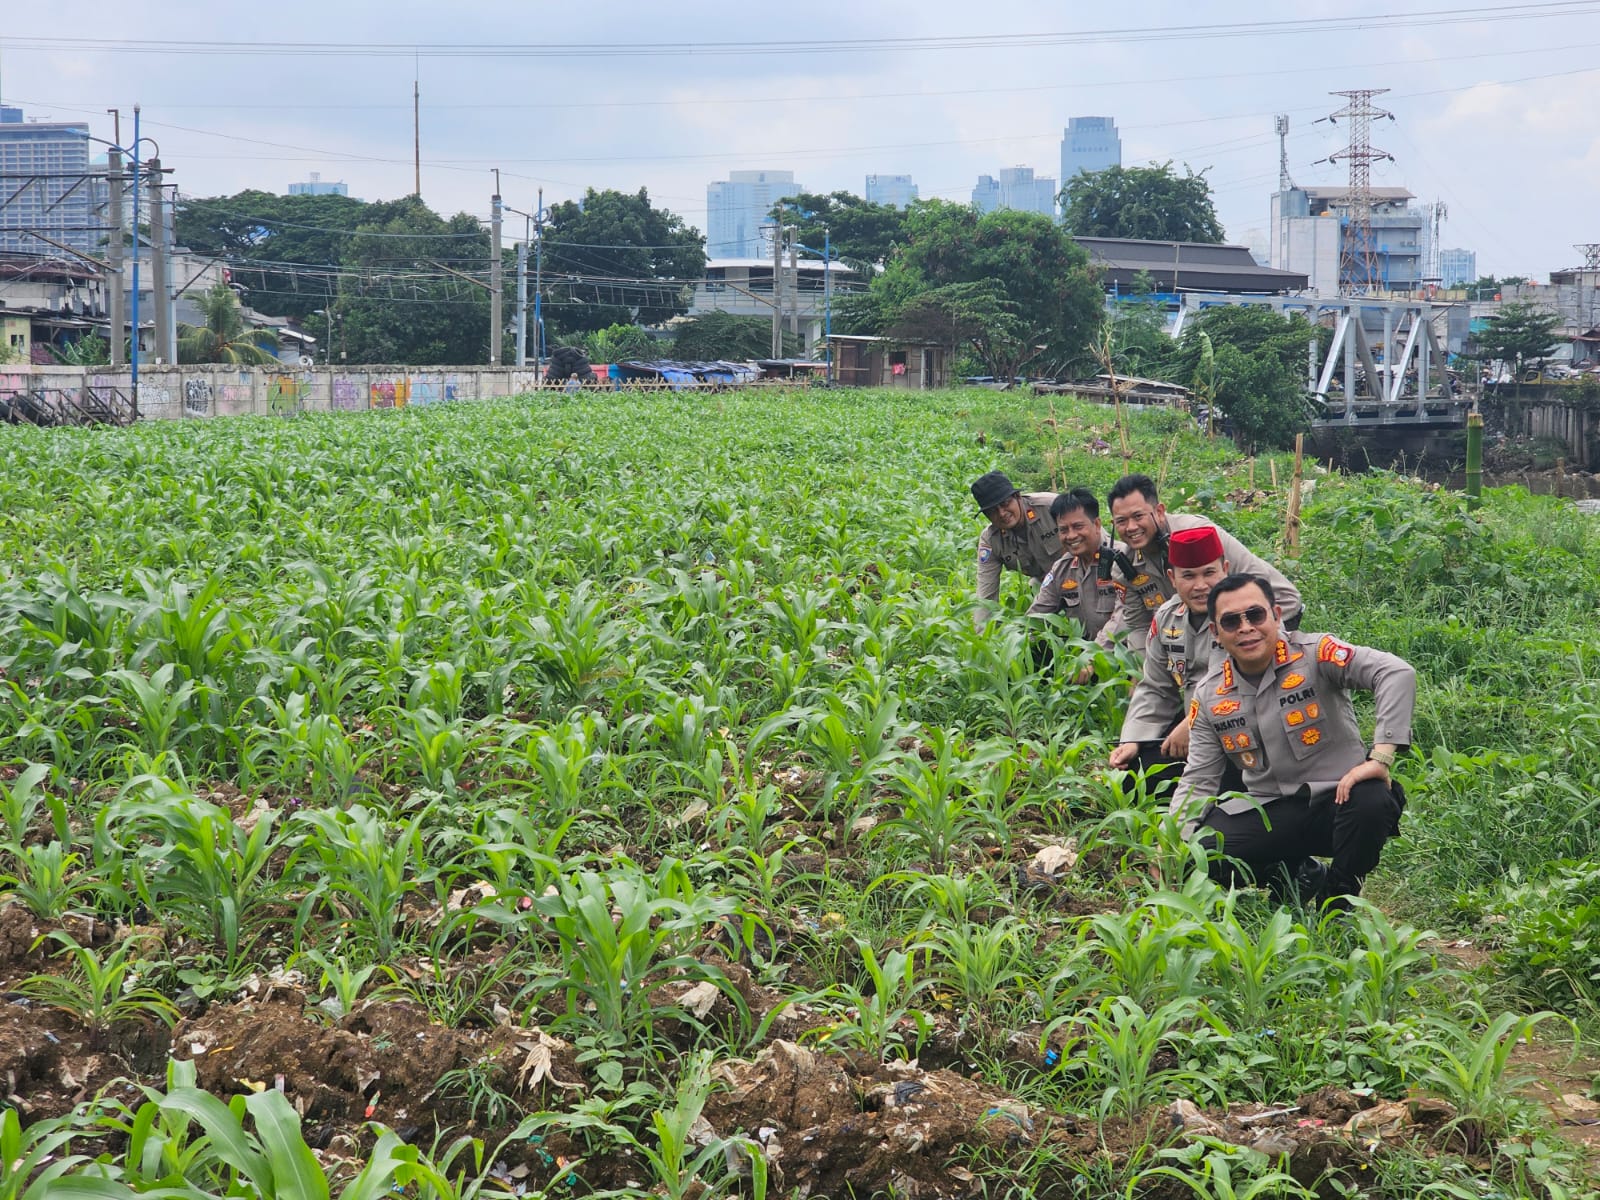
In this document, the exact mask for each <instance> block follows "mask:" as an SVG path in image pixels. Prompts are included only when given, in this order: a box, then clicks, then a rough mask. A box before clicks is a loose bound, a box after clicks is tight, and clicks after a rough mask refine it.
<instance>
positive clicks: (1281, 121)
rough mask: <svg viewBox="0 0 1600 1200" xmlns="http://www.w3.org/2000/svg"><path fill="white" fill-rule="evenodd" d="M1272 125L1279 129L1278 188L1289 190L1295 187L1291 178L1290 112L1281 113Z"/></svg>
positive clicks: (1281, 190) (1284, 190) (1283, 190)
mask: <svg viewBox="0 0 1600 1200" xmlns="http://www.w3.org/2000/svg"><path fill="white" fill-rule="evenodd" d="M1272 127H1273V128H1274V129H1276V130H1277V131H1278V190H1279V191H1280V192H1287V191H1288V190H1289V189H1290V188H1292V187H1294V180H1293V179H1291V178H1289V114H1288V113H1279V114H1278V115H1277V117H1276V118H1275V119H1274V120H1273V122H1272Z"/></svg>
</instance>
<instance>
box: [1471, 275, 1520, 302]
mask: <svg viewBox="0 0 1600 1200" xmlns="http://www.w3.org/2000/svg"><path fill="white" fill-rule="evenodd" d="M1531 282H1533V281H1532V280H1530V279H1529V278H1528V277H1527V276H1526V275H1504V276H1501V277H1500V278H1498V279H1497V278H1495V276H1493V275H1480V276H1478V280H1477V282H1476V283H1469V284H1467V285H1466V289H1467V299H1469V300H1498V299H1499V298H1500V297H1501V295H1503V294H1504V293H1505V292H1508V291H1510V290H1511V289H1512V288H1514V287H1518V286H1520V285H1522V284H1525V283H1531Z"/></svg>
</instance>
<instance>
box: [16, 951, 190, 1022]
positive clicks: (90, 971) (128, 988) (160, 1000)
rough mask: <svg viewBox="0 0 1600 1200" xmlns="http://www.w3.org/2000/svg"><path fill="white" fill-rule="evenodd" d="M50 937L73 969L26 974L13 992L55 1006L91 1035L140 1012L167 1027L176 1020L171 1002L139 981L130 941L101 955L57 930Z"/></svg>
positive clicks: (136, 962)
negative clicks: (85, 1026)
mask: <svg viewBox="0 0 1600 1200" xmlns="http://www.w3.org/2000/svg"><path fill="white" fill-rule="evenodd" d="M49 937H50V939H51V940H53V941H55V942H58V943H60V944H61V945H62V946H63V947H65V953H66V955H67V957H68V958H69V959H70V960H71V964H72V969H71V970H69V971H68V972H67V973H66V974H63V975H48V974H40V975H30V976H28V977H27V978H26V979H24V980H22V981H21V982H20V983H19V984H18V985H17V990H18V991H19V992H21V993H22V994H23V995H24V996H27V997H28V998H29V999H30V1000H33V1001H35V1002H36V1003H38V1004H44V1005H48V1006H49V1007H51V1008H56V1009H60V1010H61V1011H62V1012H65V1013H68V1014H70V1015H71V1016H72V1017H74V1018H76V1019H77V1020H79V1021H82V1022H83V1023H84V1024H85V1025H87V1026H88V1027H89V1028H90V1029H91V1030H93V1031H94V1032H96V1033H104V1032H106V1031H107V1030H109V1029H110V1028H111V1027H112V1026H114V1025H118V1024H121V1023H122V1022H124V1021H130V1020H133V1019H135V1018H137V1017H141V1016H152V1017H156V1018H158V1019H159V1020H161V1021H164V1022H165V1023H166V1024H168V1025H172V1024H173V1023H174V1022H176V1021H177V1019H178V1010H177V1008H176V1007H175V1006H174V1005H173V1003H172V1002H171V1001H170V1000H168V999H167V998H166V997H165V996H163V995H162V994H161V993H160V992H158V991H156V990H155V989H154V988H150V987H145V986H142V985H141V984H139V983H138V976H139V968H140V967H141V966H142V965H143V964H142V963H140V962H139V961H138V960H136V959H135V958H134V957H133V954H134V944H133V943H132V942H123V943H121V944H120V945H118V946H115V947H112V948H110V949H108V950H107V951H106V952H105V954H103V955H102V954H100V953H98V952H96V951H95V950H93V949H91V948H90V947H88V946H82V945H79V944H78V942H77V941H76V939H74V938H73V937H72V936H71V935H70V934H67V933H63V932H61V931H60V930H56V931H54V932H52V933H51V934H50V935H49ZM41 940H42V939H41Z"/></svg>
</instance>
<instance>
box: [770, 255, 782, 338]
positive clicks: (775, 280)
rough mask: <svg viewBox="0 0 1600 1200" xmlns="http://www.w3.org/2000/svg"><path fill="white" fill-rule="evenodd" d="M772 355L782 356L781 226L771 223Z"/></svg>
mask: <svg viewBox="0 0 1600 1200" xmlns="http://www.w3.org/2000/svg"><path fill="white" fill-rule="evenodd" d="M770 228H771V230H772V357H773V358H782V357H783V226H781V225H772V226H770Z"/></svg>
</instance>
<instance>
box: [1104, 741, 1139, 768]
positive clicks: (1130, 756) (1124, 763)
mask: <svg viewBox="0 0 1600 1200" xmlns="http://www.w3.org/2000/svg"><path fill="white" fill-rule="evenodd" d="M1138 759H1139V743H1138V742H1123V743H1122V744H1121V745H1120V746H1118V747H1117V748H1116V749H1115V750H1113V751H1112V752H1111V765H1112V766H1113V767H1116V768H1117V769H1118V770H1120V771H1126V770H1127V769H1128V768H1129V767H1131V766H1133V764H1134V763H1135V762H1137V761H1138Z"/></svg>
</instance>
